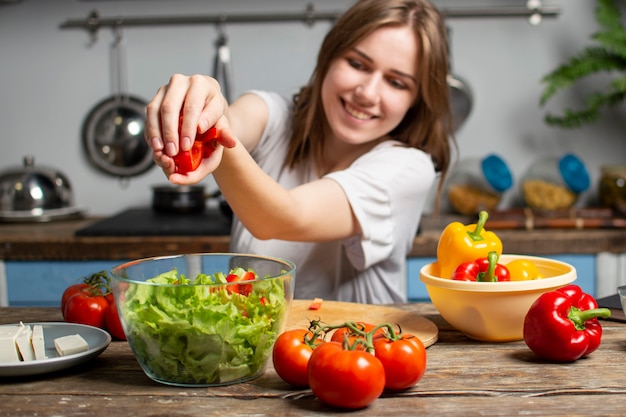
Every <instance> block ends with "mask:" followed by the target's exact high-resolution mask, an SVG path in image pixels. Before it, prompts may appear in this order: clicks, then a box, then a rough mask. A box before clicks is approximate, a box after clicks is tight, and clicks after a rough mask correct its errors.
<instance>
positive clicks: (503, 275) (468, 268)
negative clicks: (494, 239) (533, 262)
mask: <svg viewBox="0 0 626 417" xmlns="http://www.w3.org/2000/svg"><path fill="white" fill-rule="evenodd" d="M498 258H499V256H498V253H497V252H496V251H491V252H489V253H488V254H487V257H486V258H479V259H476V260H475V261H473V262H463V263H462V264H461V265H459V266H458V267H457V268H456V270H455V271H454V273H453V274H452V279H453V280H457V281H477V282H500V281H510V280H511V274H510V273H509V270H508V268H507V267H506V266H504V265H502V264H499V263H498Z"/></svg>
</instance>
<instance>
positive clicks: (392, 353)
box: [374, 334, 426, 390]
mask: <svg viewBox="0 0 626 417" xmlns="http://www.w3.org/2000/svg"><path fill="white" fill-rule="evenodd" d="M374 352H375V353H374V354H375V356H376V357H377V358H378V359H379V360H380V362H381V363H382V364H383V368H384V369H385V388H386V389H390V390H403V389H407V388H410V387H412V386H414V385H415V384H417V383H418V382H419V380H420V379H422V376H424V373H425V372H426V348H425V347H424V344H423V343H422V341H421V340H420V339H419V338H418V337H417V336H413V335H409V334H406V335H402V336H401V338H400V339H397V340H393V339H387V338H379V339H376V340H375V341H374Z"/></svg>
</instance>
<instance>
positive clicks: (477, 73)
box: [0, 0, 626, 215]
mask: <svg viewBox="0 0 626 417" xmlns="http://www.w3.org/2000/svg"><path fill="white" fill-rule="evenodd" d="M8 1H11V0H8ZM12 1H15V0H12ZM350 3H351V1H348V0H315V1H313V0H262V1H260V0H247V1H246V0H176V1H173V0H171V1H167V0H134V1H132V0H126V1H120V0H118V1H111V0H109V1H86V0H85V1H79V0H55V1H46V0H22V1H19V2H16V3H14V4H9V5H4V6H0V62H1V64H0V97H1V100H2V101H3V111H2V112H0V126H2V141H3V147H2V152H0V168H2V169H4V168H7V167H9V166H19V165H21V163H22V159H23V157H24V156H25V155H33V156H34V157H35V163H36V164H40V165H47V166H52V167H55V168H57V169H59V170H61V171H63V172H64V173H65V174H66V175H67V176H68V177H69V179H70V181H71V184H72V187H73V190H74V195H75V202H76V205H77V206H79V207H82V208H84V209H85V210H86V212H87V213H89V214H90V215H110V214H113V213H115V212H117V211H120V210H123V209H125V208H127V207H129V206H137V205H149V204H150V199H151V195H152V194H151V186H152V185H155V184H162V183H164V182H165V177H164V176H163V175H162V173H161V171H160V170H159V169H157V168H153V169H150V170H149V171H147V172H145V173H144V174H141V175H139V176H136V177H132V178H130V179H128V180H127V181H122V180H120V179H119V178H118V177H115V176H111V175H109V174H106V173H103V172H101V171H100V170H98V169H97V168H95V167H94V166H93V165H92V164H90V162H89V161H88V159H87V157H86V155H85V152H84V148H83V145H82V139H81V127H82V123H83V122H84V120H85V118H86V117H87V115H88V113H89V111H90V110H91V109H92V108H93V107H94V106H95V105H96V104H97V103H98V102H99V101H100V100H102V99H104V98H106V97H108V96H109V95H110V94H112V93H113V92H114V91H116V90H115V89H116V86H115V85H113V83H112V81H111V78H112V76H111V47H112V43H113V40H114V36H113V31H112V30H111V29H110V28H103V29H101V30H99V31H98V32H97V38H95V39H92V38H91V37H90V34H89V32H88V31H86V30H84V29H61V28H60V26H61V24H62V23H64V22H66V21H67V20H68V19H79V20H80V19H86V18H87V16H88V15H89V13H90V12H91V11H92V10H97V11H98V12H99V14H100V16H102V17H113V18H114V17H118V16H122V17H151V16H152V17H153V16H168V15H173V16H180V15H185V16H194V15H200V14H208V15H220V14H225V15H228V14H238V13H245V14H254V13H259V14H267V13H274V12H294V13H299V12H304V11H305V9H306V7H307V5H309V4H312V5H313V6H314V7H315V9H316V10H318V11H341V10H343V9H344V8H345V7H347V5H348V4H350ZM437 4H438V5H440V6H441V7H442V8H450V9H453V8H455V7H463V8H468V7H473V6H485V5H487V6H490V5H496V6H514V5H517V6H520V5H521V6H524V5H525V2H524V1H520V0H517V1H512V0H500V1H495V0H492V1H487V0H472V1H467V0H465V1H456V2H455V1H450V0H445V1H444V0H439V1H437ZM543 5H544V6H547V7H558V8H559V9H560V13H559V15H558V17H556V18H545V19H544V20H543V21H542V22H541V23H540V24H539V25H537V26H533V25H531V24H529V22H528V21H527V20H526V19H525V18H451V19H449V25H450V28H451V34H452V38H451V43H452V65H453V68H452V69H453V72H454V73H456V74H457V75H458V76H459V77H462V78H463V79H464V80H465V81H466V82H467V83H468V84H469V85H470V87H471V89H472V91H473V95H474V107H473V109H472V112H471V114H470V116H469V118H468V119H467V121H466V122H465V124H464V125H462V126H461V128H460V130H459V131H458V138H457V139H458V143H459V149H460V154H461V156H462V157H469V156H484V155H486V154H488V153H490V152H495V153H497V154H498V155H500V156H501V157H502V158H503V159H504V160H505V161H506V162H507V163H508V165H509V167H510V169H511V171H512V173H513V177H514V181H515V185H514V186H513V187H512V188H511V189H510V190H509V191H508V192H507V193H506V195H505V196H504V199H503V202H502V206H503V207H507V206H510V205H515V204H516V203H518V194H519V193H518V190H519V188H518V187H517V185H519V179H520V177H521V176H522V175H523V173H524V171H525V170H526V169H527V168H528V167H529V166H530V164H531V163H532V162H533V161H534V160H536V159H538V158H541V157H543V156H545V155H555V156H560V155H563V154H565V153H569V152H571V153H574V154H576V155H578V156H579V157H580V158H581V159H582V160H583V161H584V163H585V164H586V165H587V168H588V170H589V173H590V175H591V179H592V187H591V188H590V190H589V191H588V192H586V193H585V194H584V195H583V196H582V197H581V200H580V202H579V204H581V205H587V204H593V201H594V200H595V198H596V189H597V181H598V179H599V175H600V171H599V167H600V166H601V165H604V164H619V163H622V164H623V163H625V162H626V159H625V158H626V138H625V137H624V131H625V130H626V129H625V128H626V117H624V107H623V106H622V107H620V108H618V109H616V110H612V111H606V112H604V117H603V118H602V120H600V121H599V122H598V123H596V124H593V125H589V126H586V127H583V128H579V129H572V130H565V129H559V128H554V127H549V126H547V125H546V124H545V123H544V122H543V120H542V118H543V115H544V111H545V109H542V108H540V106H539V104H538V102H539V95H540V92H541V90H542V85H541V83H540V80H541V78H542V76H544V75H545V74H547V73H548V72H550V71H551V70H552V69H554V68H555V67H556V66H557V65H559V64H560V63H561V62H563V61H565V60H566V59H567V58H568V57H570V56H571V55H573V54H574V53H576V52H578V51H579V50H580V49H581V48H582V47H583V46H585V45H588V44H589V43H590V41H589V36H590V34H592V33H593V32H594V31H595V30H596V29H597V25H596V23H595V19H594V14H593V11H594V7H595V1H589V0H567V1H556V0H553V1H552V2H547V1H545V2H543ZM328 25H329V23H328V22H325V21H318V22H315V23H314V24H312V25H309V24H306V23H304V22H286V23H251V24H248V23H245V24H239V23H237V24H227V25H225V26H224V30H225V33H226V35H227V37H228V44H229V46H230V50H231V55H232V75H233V77H232V79H233V90H234V96H236V95H238V94H240V93H242V92H244V91H246V90H248V89H251V88H258V89H267V90H274V91H278V92H280V93H282V94H285V95H291V94H293V93H294V92H295V91H297V89H298V88H299V86H300V85H302V84H303V83H305V82H306V81H307V79H308V77H309V75H310V73H311V71H312V68H313V65H314V62H315V58H316V52H317V49H318V46H319V44H320V42H321V39H322V37H323V36H324V34H325V33H326V31H327V29H328ZM123 35H124V39H125V43H126V55H127V59H126V61H127V78H128V90H129V92H130V93H131V94H133V95H135V96H138V97H140V98H143V99H145V100H149V99H150V98H151V97H152V95H153V94H154V93H155V92H156V90H157V88H158V86H160V85H161V84H163V83H165V82H167V80H168V78H169V76H170V75H171V74H173V73H176V72H180V73H185V74H191V73H211V72H212V67H213V59H214V54H215V41H216V40H217V37H218V30H217V28H216V27H215V25H211V24H198V25H168V26H140V27H128V28H125V29H124V30H123ZM586 81H588V82H582V83H580V85H577V87H576V88H574V89H572V90H571V91H565V92H563V93H562V94H559V95H558V96H557V97H556V98H555V99H554V100H552V101H551V102H550V103H549V106H548V107H547V108H548V109H551V110H554V111H559V110H561V109H562V108H563V106H564V105H566V104H570V103H574V102H576V100H577V99H578V98H579V97H580V96H581V95H582V94H583V93H585V92H587V91H590V90H591V89H593V88H594V85H595V84H594V81H597V80H594V79H590V80H586ZM206 185H207V187H209V188H210V187H214V184H213V182H212V181H211V179H209V180H207V182H206ZM429 210H430V208H429Z"/></svg>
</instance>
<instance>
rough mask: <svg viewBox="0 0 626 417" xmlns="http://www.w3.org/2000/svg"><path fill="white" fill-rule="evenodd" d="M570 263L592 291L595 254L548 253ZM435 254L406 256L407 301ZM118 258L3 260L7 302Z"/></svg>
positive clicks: (422, 291)
mask: <svg viewBox="0 0 626 417" xmlns="http://www.w3.org/2000/svg"><path fill="white" fill-rule="evenodd" d="M549 257H550V258H553V259H557V260H560V261H563V262H567V263H569V264H571V265H574V267H575V268H576V273H577V276H578V278H577V279H576V281H575V283H576V284H577V285H579V286H580V287H581V288H582V289H583V291H585V292H587V293H589V294H591V295H594V296H595V293H596V290H595V288H596V286H595V282H596V256H595V255H567V254H563V255H550V256H549ZM435 260H436V259H435V258H410V259H408V260H407V293H408V298H409V301H413V302H416V301H429V297H428V292H427V291H426V286H425V285H424V284H423V283H422V282H421V281H420V277H419V271H420V269H421V268H422V267H423V266H424V265H427V264H429V263H431V262H434V261H435ZM124 262H125V261H124V260H119V261H103V260H92V261H36V262H33V261H24V262H18V261H7V262H5V272H6V284H7V293H8V301H9V305H10V306H12V307H21V306H53V307H54V306H59V305H60V301H61V295H62V294H63V290H64V289H65V288H67V287H68V286H69V285H71V284H75V283H76V282H78V281H80V279H81V278H82V277H85V276H88V275H91V274H93V273H95V272H98V271H102V270H108V269H111V268H112V267H114V266H116V265H119V264H121V263H124Z"/></svg>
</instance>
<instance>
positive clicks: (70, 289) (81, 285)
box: [61, 282, 89, 313]
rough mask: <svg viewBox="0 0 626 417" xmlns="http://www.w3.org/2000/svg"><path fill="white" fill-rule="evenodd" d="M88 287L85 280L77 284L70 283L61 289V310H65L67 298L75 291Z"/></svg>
mask: <svg viewBox="0 0 626 417" xmlns="http://www.w3.org/2000/svg"><path fill="white" fill-rule="evenodd" d="M88 288H89V284H87V283H86V282H80V283H78V284H73V285H70V286H69V287H67V288H66V289H65V291H63V295H62V296H61V312H62V313H63V312H64V311H65V306H66V305H67V300H69V299H70V297H71V296H73V295H74V294H76V293H79V292H81V291H84V290H86V289H88Z"/></svg>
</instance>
